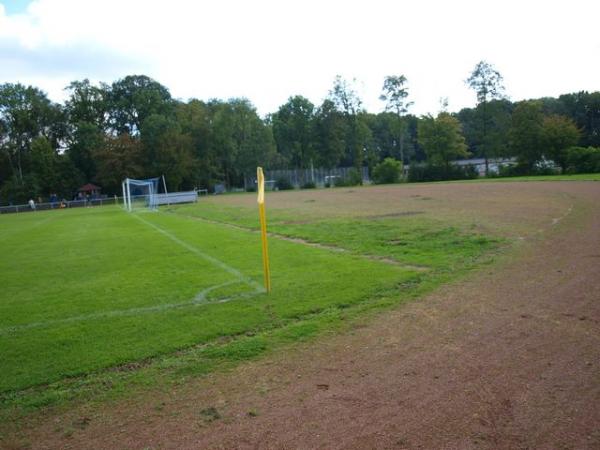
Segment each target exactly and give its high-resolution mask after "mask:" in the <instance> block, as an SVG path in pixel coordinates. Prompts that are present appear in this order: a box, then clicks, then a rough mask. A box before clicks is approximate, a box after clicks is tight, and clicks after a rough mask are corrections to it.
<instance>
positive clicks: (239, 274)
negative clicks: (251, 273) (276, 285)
mask: <svg viewBox="0 0 600 450" xmlns="http://www.w3.org/2000/svg"><path fill="white" fill-rule="evenodd" d="M132 216H133V217H135V218H136V219H137V220H139V221H140V222H142V223H144V224H146V225H147V226H149V227H150V228H153V229H154V230H155V231H157V232H159V233H160V234H162V235H163V236H165V237H167V238H169V239H170V240H172V241H173V242H175V243H176V244H178V245H180V246H181V247H183V248H185V249H186V250H188V251H190V252H192V253H194V254H195V255H196V256H199V257H200V258H202V259H204V260H205V261H208V262H210V263H211V264H214V265H215V266H217V267H219V268H220V269H223V270H224V271H226V272H228V273H230V274H231V275H233V276H235V277H236V278H238V279H239V280H240V281H243V282H244V283H247V284H249V285H250V286H252V287H253V288H254V289H255V291H256V292H257V293H263V292H265V288H264V287H262V286H261V285H260V284H258V283H257V282H256V281H254V280H253V279H251V278H249V277H247V276H245V275H244V274H243V273H242V272H240V271H239V270H237V269H235V268H233V267H231V266H229V265H227V264H225V263H224V262H223V261H220V260H218V259H217V258H214V257H212V256H210V255H207V254H206V253H204V252H203V251H201V250H199V249H198V248H197V247H194V246H193V245H190V244H188V243H187V242H185V241H182V240H181V239H179V238H178V237H177V236H174V235H173V234H171V233H169V232H168V231H167V230H165V229H163V228H161V227H159V226H158V225H155V224H153V223H152V222H148V221H147V220H145V219H142V218H141V217H140V216H138V215H136V214H132Z"/></svg>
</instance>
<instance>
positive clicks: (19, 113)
mask: <svg viewBox="0 0 600 450" xmlns="http://www.w3.org/2000/svg"><path fill="white" fill-rule="evenodd" d="M65 131H66V130H65V121H64V115H63V111H62V109H61V107H60V106H59V105H57V104H54V103H52V102H51V101H50V100H48V98H47V97H46V94H44V93H43V92H42V91H40V90H39V89H37V88H34V87H31V86H28V87H25V86H23V85H22V84H11V83H6V84H3V85H0V133H1V134H0V152H1V153H3V155H4V156H5V158H6V160H7V161H8V165H9V167H10V169H11V173H12V175H13V176H14V180H15V182H16V183H17V184H18V183H24V181H25V175H26V172H27V170H28V169H30V166H31V144H32V142H33V141H34V139H36V138H38V137H45V138H46V139H47V140H48V142H49V143H50V145H51V147H52V148H54V149H56V148H58V147H59V145H61V142H62V141H63V139H64V136H65Z"/></svg>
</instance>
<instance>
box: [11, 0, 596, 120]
mask: <svg viewBox="0 0 600 450" xmlns="http://www.w3.org/2000/svg"><path fill="white" fill-rule="evenodd" d="M0 2H1V0H0ZM599 13H600V3H598V2H597V1H591V0H590V1H586V0H572V1H570V2H569V3H568V4H565V3H564V2H559V1H547V2H544V3H537V2H526V1H519V2H517V1H508V2H507V1H505V2H491V1H490V2H480V1H468V0H462V1H454V2H446V1H433V0H427V1H420V2H411V3H407V2H397V1H385V0H371V1H370V2H364V1H360V2H359V1H341V0H336V1H315V0H305V1H268V0H256V1H248V0H247V1H243V0H222V1H218V2H190V1H185V0H171V1H169V2H164V1H161V2H159V1H139V0H129V1H128V0H120V1H116V0H102V1H100V0H86V1H78V0H35V1H33V2H32V3H31V4H30V5H29V6H28V8H27V10H26V11H25V12H24V13H22V14H18V15H10V16H7V15H6V14H5V13H4V10H3V9H0V67H2V69H1V70H0V82H6V81H10V82H16V81H20V82H27V83H29V82H31V83H33V80H35V81H36V85H37V86H39V87H41V88H42V89H46V90H48V91H49V92H50V94H51V95H52V96H53V97H54V98H55V99H60V98H58V97H60V96H61V95H63V94H62V88H60V89H58V88H57V86H59V85H60V84H61V83H63V87H64V85H66V84H67V83H68V82H69V81H72V80H74V79H82V78H90V79H92V80H102V81H106V82H111V81H114V80H115V79H117V78H119V77H122V76H124V75H126V74H128V73H144V74H147V75H149V76H151V77H153V78H155V79H157V80H158V81H159V82H161V83H163V84H164V85H165V86H167V87H168V88H169V89H170V90H171V92H172V94H173V95H174V96H176V97H180V98H184V99H187V98H189V97H198V98H201V99H208V98H211V97H219V98H229V97H233V96H245V97H248V98H249V99H250V100H252V101H253V102H254V103H255V105H257V107H258V109H259V111H260V112H261V113H263V114H264V113H267V112H272V111H274V110H275V109H276V108H277V107H278V106H279V105H280V104H282V103H283V102H285V100H286V99H287V97H289V96H291V95H295V94H301V95H305V96H307V97H308V98H310V99H311V100H312V101H313V102H315V103H320V102H321V100H322V99H323V98H324V97H325V96H326V95H327V92H328V90H329V89H330V88H331V85H332V82H333V78H334V76H335V75H336V74H338V73H339V74H341V75H342V76H344V77H346V78H348V79H351V78H357V79H358V80H360V82H361V83H360V86H363V88H362V90H361V95H362V97H363V100H364V103H365V105H366V107H367V108H368V109H369V110H370V111H379V110H380V109H381V106H382V105H381V103H380V102H379V101H378V100H377V98H378V96H379V93H380V89H381V85H382V83H383V78H384V76H385V75H391V74H401V73H402V74H405V75H406V76H407V78H408V80H409V89H410V94H411V100H413V101H414V102H415V106H414V107H413V112H415V113H425V112H435V111H437V109H438V108H439V103H438V100H439V98H440V97H448V98H449V100H450V109H458V108H460V107H463V106H469V105H472V104H473V102H474V95H473V94H472V93H471V92H469V91H468V89H467V88H466V86H465V85H464V80H465V79H466V78H467V76H468V74H469V72H470V70H472V68H473V66H474V65H475V64H476V63H477V62H478V61H479V60H481V59H486V60H487V61H489V62H491V63H492V64H493V65H494V66H495V67H496V68H497V69H498V70H499V71H500V72H501V73H502V74H503V75H504V77H505V84H506V87H507V91H508V93H509V94H510V95H511V97H512V98H513V99H521V98H531V97H539V96H543V95H559V94H561V93H566V92H572V91H577V90H583V89H586V90H598V89H600V85H599V82H600V80H599V79H598V78H597V74H598V73H600V62H599V61H600V58H598V56H600V55H598V48H599V45H600V37H598V34H597V33H596V32H595V29H596V20H597V17H599V16H600V14H599Z"/></svg>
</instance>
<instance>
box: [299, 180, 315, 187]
mask: <svg viewBox="0 0 600 450" xmlns="http://www.w3.org/2000/svg"><path fill="white" fill-rule="evenodd" d="M316 187H317V185H316V184H315V183H313V182H312V181H307V182H306V183H304V184H303V185H302V189H315V188H316Z"/></svg>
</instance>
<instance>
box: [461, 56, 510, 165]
mask: <svg viewBox="0 0 600 450" xmlns="http://www.w3.org/2000/svg"><path fill="white" fill-rule="evenodd" d="M466 83H467V84H468V85H469V87H470V88H471V89H473V90H474V91H475V94H476V95H477V105H478V107H480V108H481V142H480V147H481V154H482V156H483V158H484V159H485V173H486V175H487V174H488V172H489V162H488V154H489V147H490V142H489V133H488V130H489V128H490V114H489V111H488V103H489V102H490V101H491V100H493V99H500V98H502V97H503V92H504V86H503V84H502V75H500V72H498V71H497V70H495V69H494V68H493V67H492V65H491V64H489V63H487V62H485V61H480V62H478V63H477V65H476V66H475V68H474V69H473V72H471V75H470V76H469V78H467V80H466Z"/></svg>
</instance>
